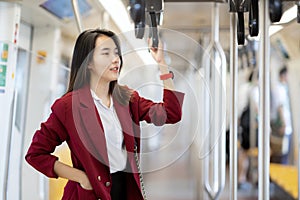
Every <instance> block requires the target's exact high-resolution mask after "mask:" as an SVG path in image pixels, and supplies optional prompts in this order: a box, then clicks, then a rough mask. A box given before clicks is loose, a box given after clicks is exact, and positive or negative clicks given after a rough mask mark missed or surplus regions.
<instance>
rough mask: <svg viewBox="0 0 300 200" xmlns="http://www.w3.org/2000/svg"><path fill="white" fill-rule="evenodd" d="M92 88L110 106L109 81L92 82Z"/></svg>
mask: <svg viewBox="0 0 300 200" xmlns="http://www.w3.org/2000/svg"><path fill="white" fill-rule="evenodd" d="M91 89H92V90H93V91H94V92H95V94H96V95H97V97H99V98H100V99H101V100H102V102H103V103H104V104H105V105H107V106H108V107H109V105H110V95H109V82H104V81H98V82H97V83H91Z"/></svg>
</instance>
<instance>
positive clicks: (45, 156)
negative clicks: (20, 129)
mask: <svg viewBox="0 0 300 200" xmlns="http://www.w3.org/2000/svg"><path fill="white" fill-rule="evenodd" d="M51 110H52V113H51V114H50V116H49V118H48V119H47V121H46V122H44V123H42V124H41V128H40V130H37V131H36V132H35V134H34V136H33V138H32V142H31V144H30V146H29V149H28V151H27V154H26V156H25V159H26V161H27V162H28V163H29V164H30V165H31V166H33V167H34V168H35V169H36V170H38V171H40V172H41V173H43V174H45V175H46V176H48V177H50V178H57V177H58V176H57V175H56V173H55V172H54V163H55V161H56V160H58V157H56V156H54V155H52V154H51V153H53V152H54V150H55V148H56V146H58V145H60V144H61V143H62V142H63V141H65V140H67V132H66V130H65V127H64V125H63V124H64V121H65V115H66V114H65V106H64V104H63V101H60V100H57V101H56V102H55V103H54V104H53V106H52V108H51Z"/></svg>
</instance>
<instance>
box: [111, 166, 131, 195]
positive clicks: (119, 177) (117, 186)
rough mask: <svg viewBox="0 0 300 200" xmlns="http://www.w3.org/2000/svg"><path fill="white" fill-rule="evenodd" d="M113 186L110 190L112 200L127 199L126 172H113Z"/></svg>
mask: <svg viewBox="0 0 300 200" xmlns="http://www.w3.org/2000/svg"><path fill="white" fill-rule="evenodd" d="M111 177H112V187H111V191H110V195H111V199H112V200H126V199H127V198H126V196H127V194H126V172H122V171H119V172H116V173H112V174H111Z"/></svg>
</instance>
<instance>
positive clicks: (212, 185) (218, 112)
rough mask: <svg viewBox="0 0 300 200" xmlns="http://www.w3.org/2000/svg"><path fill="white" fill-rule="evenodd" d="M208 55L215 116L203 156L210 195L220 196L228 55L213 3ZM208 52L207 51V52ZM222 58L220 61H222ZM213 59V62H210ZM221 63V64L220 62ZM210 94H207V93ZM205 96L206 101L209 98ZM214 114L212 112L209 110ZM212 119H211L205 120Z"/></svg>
mask: <svg viewBox="0 0 300 200" xmlns="http://www.w3.org/2000/svg"><path fill="white" fill-rule="evenodd" d="M206 52H207V54H208V55H209V56H204V63H205V79H206V80H207V81H208V85H209V88H210V91H211V93H212V94H213V98H212V101H213V105H212V106H210V104H209V103H208V102H206V103H204V105H208V106H209V107H211V108H212V109H210V110H209V111H210V112H211V113H212V114H213V117H209V118H210V119H211V120H212V123H211V126H209V124H207V125H206V126H205V127H208V128H209V130H210V131H209V135H208V137H209V144H208V145H207V146H206V150H207V151H208V152H209V154H208V156H207V157H206V158H205V159H204V162H205V163H204V186H205V189H206V192H207V193H208V195H209V197H210V199H218V197H219V196H220V194H221V192H222V190H223V188H224V185H225V173H226V171H225V169H226V160H225V157H226V154H225V153H226V151H225V115H226V114H225V112H226V109H225V106H226V97H225V94H226V92H225V85H226V57H225V53H224V51H223V49H222V47H221V44H220V42H219V6H218V3H214V7H213V12H212V39H211V42H210V44H209V46H208V48H207V50H206ZM207 54H206V55H207ZM219 60H220V62H219ZM209 63H210V64H209ZM218 64H219V65H218ZM206 95H207V94H206ZM208 100H209V99H208V98H205V101H208ZM210 116H211V114H210ZM206 123H209V120H208V121H206Z"/></svg>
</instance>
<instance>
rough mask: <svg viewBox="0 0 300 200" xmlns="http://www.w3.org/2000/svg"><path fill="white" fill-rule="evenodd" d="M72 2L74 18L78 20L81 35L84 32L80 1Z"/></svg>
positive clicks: (73, 0)
mask: <svg viewBox="0 0 300 200" xmlns="http://www.w3.org/2000/svg"><path fill="white" fill-rule="evenodd" d="M71 2H72V7H73V12H74V16H75V19H76V25H77V29H78V31H79V33H81V32H82V31H83V28H82V23H81V17H80V11H79V7H78V1H77V0H71Z"/></svg>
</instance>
